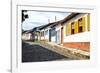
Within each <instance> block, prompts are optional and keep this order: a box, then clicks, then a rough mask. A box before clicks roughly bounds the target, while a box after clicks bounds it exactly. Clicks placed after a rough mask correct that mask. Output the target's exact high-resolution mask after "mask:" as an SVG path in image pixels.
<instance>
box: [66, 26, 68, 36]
mask: <svg viewBox="0 0 100 73" xmlns="http://www.w3.org/2000/svg"><path fill="white" fill-rule="evenodd" d="M67 34H68V27H67V24H66V35H67Z"/></svg>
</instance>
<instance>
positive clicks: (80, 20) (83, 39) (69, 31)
mask: <svg viewBox="0 0 100 73" xmlns="http://www.w3.org/2000/svg"><path fill="white" fill-rule="evenodd" d="M63 27H64V30H63V37H62V38H63V39H64V40H63V45H64V46H67V47H72V48H77V49H81V50H84V51H90V14H88V13H79V14H72V15H71V16H70V17H69V19H68V20H67V21H64V25H63Z"/></svg>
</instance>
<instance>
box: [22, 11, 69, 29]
mask: <svg viewBox="0 0 100 73" xmlns="http://www.w3.org/2000/svg"><path fill="white" fill-rule="evenodd" d="M27 13H28V15H29V18H28V19H26V20H25V21H24V22H23V29H24V30H30V29H32V28H34V27H37V26H40V25H45V24H47V23H48V19H49V20H50V22H54V21H55V16H56V19H57V21H58V20H62V19H63V18H65V17H66V16H67V15H69V14H70V13H61V12H40V11H28V12H27Z"/></svg>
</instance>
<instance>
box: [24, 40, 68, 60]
mask: <svg viewBox="0 0 100 73" xmlns="http://www.w3.org/2000/svg"><path fill="white" fill-rule="evenodd" d="M65 59H66V60H70V59H69V58H68V57H66V56H63V55H60V54H58V53H56V52H53V51H51V50H48V49H47V48H44V47H42V46H40V45H38V44H29V43H26V42H22V62H40V61H53V60H65Z"/></svg>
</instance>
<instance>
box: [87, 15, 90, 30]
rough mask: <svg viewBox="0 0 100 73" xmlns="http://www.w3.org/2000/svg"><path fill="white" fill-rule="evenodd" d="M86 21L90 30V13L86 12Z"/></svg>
mask: <svg viewBox="0 0 100 73" xmlns="http://www.w3.org/2000/svg"><path fill="white" fill-rule="evenodd" d="M87 18H88V19H87V23H88V26H87V27H88V31H90V14H88V17H87Z"/></svg>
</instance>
